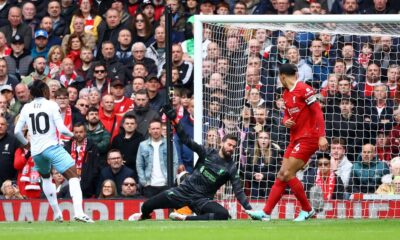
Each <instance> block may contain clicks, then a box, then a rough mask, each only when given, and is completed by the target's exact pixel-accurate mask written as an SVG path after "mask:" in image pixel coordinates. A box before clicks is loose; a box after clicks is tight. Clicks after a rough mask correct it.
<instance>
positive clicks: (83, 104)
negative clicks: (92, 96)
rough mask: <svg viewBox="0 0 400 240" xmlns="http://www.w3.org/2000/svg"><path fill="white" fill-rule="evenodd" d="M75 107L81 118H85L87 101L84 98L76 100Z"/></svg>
mask: <svg viewBox="0 0 400 240" xmlns="http://www.w3.org/2000/svg"><path fill="white" fill-rule="evenodd" d="M75 107H76V108H77V109H78V110H79V112H80V113H81V114H82V116H86V114H87V113H88V110H89V107H90V106H89V100H87V99H85V98H78V100H77V101H76V104H75Z"/></svg>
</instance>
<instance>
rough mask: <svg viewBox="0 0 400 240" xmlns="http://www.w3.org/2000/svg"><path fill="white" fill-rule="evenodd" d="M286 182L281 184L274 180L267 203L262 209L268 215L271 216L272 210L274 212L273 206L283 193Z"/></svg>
mask: <svg viewBox="0 0 400 240" xmlns="http://www.w3.org/2000/svg"><path fill="white" fill-rule="evenodd" d="M286 185H287V182H282V181H281V180H279V179H278V178H277V179H276V180H275V183H274V185H273V186H272V189H271V192H270V193H269V196H268V200H267V203H266V204H265V207H264V212H265V213H266V214H268V215H271V212H272V210H274V207H275V205H276V204H277V203H278V202H279V200H280V199H281V197H282V194H283V192H284V191H285V188H286Z"/></svg>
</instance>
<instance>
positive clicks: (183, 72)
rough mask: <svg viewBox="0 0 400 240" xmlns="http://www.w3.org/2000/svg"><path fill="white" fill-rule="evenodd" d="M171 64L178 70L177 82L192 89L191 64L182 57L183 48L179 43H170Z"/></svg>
mask: <svg viewBox="0 0 400 240" xmlns="http://www.w3.org/2000/svg"><path fill="white" fill-rule="evenodd" d="M172 65H173V66H174V67H177V68H178V70H179V83H180V84H182V85H183V86H184V87H185V88H188V89H191V90H192V91H193V64H192V63H190V62H188V61H185V60H184V59H183V50H182V47H181V45H179V44H173V45H172ZM165 67H166V66H165V65H164V66H163V68H165Z"/></svg>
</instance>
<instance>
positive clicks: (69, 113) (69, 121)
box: [57, 106, 72, 142]
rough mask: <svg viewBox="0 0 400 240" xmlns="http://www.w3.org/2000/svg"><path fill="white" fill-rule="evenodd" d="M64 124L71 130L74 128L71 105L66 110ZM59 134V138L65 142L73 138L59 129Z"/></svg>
mask: <svg viewBox="0 0 400 240" xmlns="http://www.w3.org/2000/svg"><path fill="white" fill-rule="evenodd" d="M64 125H65V126H66V127H67V128H68V129H69V130H72V110H71V107H70V106H68V107H67V110H65V116H64ZM57 135H58V138H59V139H60V140H61V141H63V142H67V141H69V140H70V139H71V138H70V137H68V136H64V135H62V134H60V133H58V131H57Z"/></svg>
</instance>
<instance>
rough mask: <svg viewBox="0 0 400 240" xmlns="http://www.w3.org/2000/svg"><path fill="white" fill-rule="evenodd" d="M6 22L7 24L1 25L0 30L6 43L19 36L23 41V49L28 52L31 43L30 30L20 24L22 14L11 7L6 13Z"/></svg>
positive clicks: (23, 24)
mask: <svg viewBox="0 0 400 240" xmlns="http://www.w3.org/2000/svg"><path fill="white" fill-rule="evenodd" d="M8 22H9V24H6V25H3V24H0V26H2V27H1V28H0V32H2V33H4V36H5V37H6V39H7V42H11V40H12V37H14V36H15V35H20V36H22V38H23V39H24V45H25V49H26V50H29V49H30V46H31V41H32V30H31V28H30V27H29V26H28V25H26V24H25V23H23V22H22V12H21V9H20V8H19V7H11V8H10V10H9V11H8Z"/></svg>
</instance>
